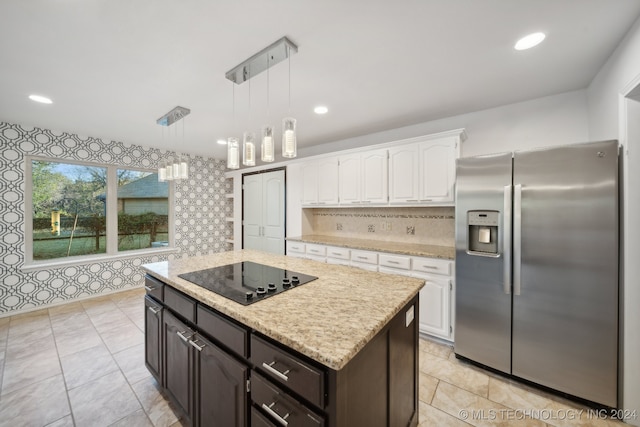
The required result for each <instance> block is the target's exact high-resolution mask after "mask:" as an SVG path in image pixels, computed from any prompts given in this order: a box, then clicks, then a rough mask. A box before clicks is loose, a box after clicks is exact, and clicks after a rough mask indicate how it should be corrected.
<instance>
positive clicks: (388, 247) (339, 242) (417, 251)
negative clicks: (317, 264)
mask: <svg viewBox="0 0 640 427" xmlns="http://www.w3.org/2000/svg"><path fill="white" fill-rule="evenodd" d="M287 240H290V241H292V242H304V243H317V244H321V245H332V246H340V247H343V248H351V249H362V250H367V251H377V252H390V253H394V254H401V255H411V256H421V257H427V258H442V259H450V260H453V259H455V257H456V248H455V247H453V246H435V245H419V244H415V243H403V242H385V241H382V240H369V239H353V238H347V237H337V236H324V235H320V234H310V235H304V236H300V237H287Z"/></svg>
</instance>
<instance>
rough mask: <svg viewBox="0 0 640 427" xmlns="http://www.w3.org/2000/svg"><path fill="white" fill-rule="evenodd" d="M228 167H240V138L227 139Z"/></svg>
mask: <svg viewBox="0 0 640 427" xmlns="http://www.w3.org/2000/svg"><path fill="white" fill-rule="evenodd" d="M227 167H228V168H229V169H238V168H240V147H239V144H238V138H234V137H231V138H229V139H228V140H227Z"/></svg>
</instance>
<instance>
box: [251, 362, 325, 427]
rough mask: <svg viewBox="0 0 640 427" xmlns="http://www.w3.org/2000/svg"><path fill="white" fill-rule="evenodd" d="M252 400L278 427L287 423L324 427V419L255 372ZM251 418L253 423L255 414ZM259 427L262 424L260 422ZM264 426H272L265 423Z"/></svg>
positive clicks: (252, 381)
mask: <svg viewBox="0 0 640 427" xmlns="http://www.w3.org/2000/svg"><path fill="white" fill-rule="evenodd" d="M251 400H252V401H253V403H254V404H255V405H256V406H257V407H258V408H260V409H262V411H264V412H265V413H267V414H269V416H270V417H271V418H273V419H274V420H276V421H277V423H276V425H280V424H281V425H287V424H286V423H288V424H289V425H292V426H301V427H319V426H324V418H323V417H321V416H320V415H318V414H316V413H315V412H314V411H312V410H310V409H309V408H307V407H306V406H304V405H303V404H302V403H300V402H298V401H297V400H295V399H293V398H292V397H291V396H289V395H287V394H285V393H284V392H283V391H282V390H280V389H279V388H278V387H276V386H274V385H273V384H271V382H270V381H269V380H267V379H266V378H264V377H262V376H261V375H260V374H257V373H255V372H252V375H251ZM251 418H252V421H253V414H252V416H251ZM262 418H263V419H262V420H261V421H263V422H264V417H262ZM283 421H284V422H283ZM251 425H254V424H253V423H252V424H251ZM257 425H260V423H259V422H258V423H257ZM263 425H267V426H269V425H272V424H268V423H265V424H263Z"/></svg>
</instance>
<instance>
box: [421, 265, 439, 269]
mask: <svg viewBox="0 0 640 427" xmlns="http://www.w3.org/2000/svg"><path fill="white" fill-rule="evenodd" d="M422 268H430V269H432V270H437V269H438V267H436V266H435V265H426V264H422Z"/></svg>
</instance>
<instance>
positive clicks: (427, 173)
mask: <svg viewBox="0 0 640 427" xmlns="http://www.w3.org/2000/svg"><path fill="white" fill-rule="evenodd" d="M459 155H460V144H458V138H443V139H442V140H435V141H428V142H423V143H421V144H420V163H421V165H422V167H421V168H420V200H421V201H424V202H434V203H443V202H453V200H454V189H455V182H456V159H457V158H458V157H459Z"/></svg>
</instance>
